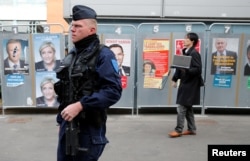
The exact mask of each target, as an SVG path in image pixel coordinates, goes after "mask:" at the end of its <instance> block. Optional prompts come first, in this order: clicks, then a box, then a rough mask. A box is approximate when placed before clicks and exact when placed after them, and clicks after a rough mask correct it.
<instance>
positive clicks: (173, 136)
mask: <svg viewBox="0 0 250 161" xmlns="http://www.w3.org/2000/svg"><path fill="white" fill-rule="evenodd" d="M168 135H169V137H171V138H175V137H180V136H181V135H182V134H181V133H178V132H176V131H172V132H170V133H168Z"/></svg>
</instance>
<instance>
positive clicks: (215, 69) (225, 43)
mask: <svg viewBox="0 0 250 161" xmlns="http://www.w3.org/2000/svg"><path fill="white" fill-rule="evenodd" d="M238 41H239V40H238V39H237V38H222V37H218V38H213V47H214V49H212V51H214V52H212V55H211V74H212V75H214V74H226V75H235V74H236V66H237V52H236V51H238Z"/></svg>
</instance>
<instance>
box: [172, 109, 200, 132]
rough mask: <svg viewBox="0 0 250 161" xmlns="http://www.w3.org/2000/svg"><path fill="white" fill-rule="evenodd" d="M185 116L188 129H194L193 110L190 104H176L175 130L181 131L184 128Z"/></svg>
mask: <svg viewBox="0 0 250 161" xmlns="http://www.w3.org/2000/svg"><path fill="white" fill-rule="evenodd" d="M185 118H186V120H187V127H188V130H189V131H193V132H195V131H196V126H195V120H194V112H193V107H192V106H184V105H178V107H177V125H176V127H175V131H176V132H179V133H181V132H182V131H183V128H184V123H185Z"/></svg>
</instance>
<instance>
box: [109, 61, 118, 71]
mask: <svg viewBox="0 0 250 161" xmlns="http://www.w3.org/2000/svg"><path fill="white" fill-rule="evenodd" d="M111 63H112V66H113V68H114V69H115V71H116V72H117V73H118V63H117V60H115V59H111Z"/></svg>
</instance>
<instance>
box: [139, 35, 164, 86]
mask: <svg viewBox="0 0 250 161" xmlns="http://www.w3.org/2000/svg"><path fill="white" fill-rule="evenodd" d="M168 59H169V40H168V39H145V40H144V41H143V71H142V72H143V75H144V88H162V79H163V76H167V75H168V72H169V68H168V66H169V65H168Z"/></svg>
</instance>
